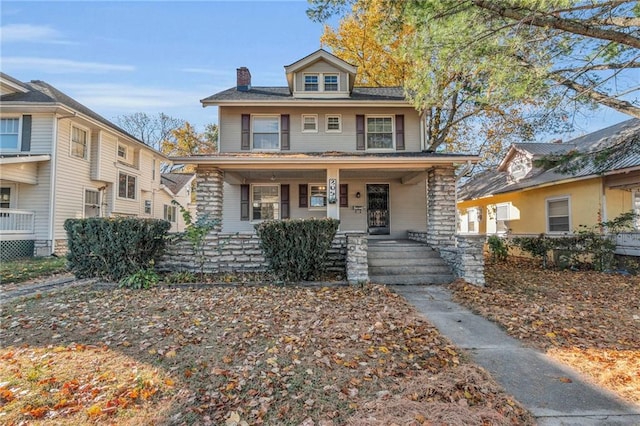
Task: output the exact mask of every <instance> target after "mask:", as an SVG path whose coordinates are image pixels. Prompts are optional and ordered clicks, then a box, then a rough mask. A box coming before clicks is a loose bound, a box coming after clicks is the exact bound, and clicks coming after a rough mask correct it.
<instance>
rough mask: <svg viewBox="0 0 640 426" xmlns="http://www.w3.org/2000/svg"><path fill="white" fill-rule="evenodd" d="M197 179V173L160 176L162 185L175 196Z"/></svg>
mask: <svg viewBox="0 0 640 426" xmlns="http://www.w3.org/2000/svg"><path fill="white" fill-rule="evenodd" d="M195 177H196V175H195V173H162V174H161V175H160V183H161V184H162V185H164V186H166V187H167V188H168V189H169V191H171V192H173V194H174V195H175V194H177V193H178V192H180V190H181V189H182V188H184V187H185V186H186V185H188V184H190V183H191V181H192V180H193V179H195Z"/></svg>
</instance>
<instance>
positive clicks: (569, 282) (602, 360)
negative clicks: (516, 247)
mask: <svg viewBox="0 0 640 426" xmlns="http://www.w3.org/2000/svg"><path fill="white" fill-rule="evenodd" d="M486 266H487V267H486V270H485V276H486V281H487V286H486V287H485V288H478V287H474V286H471V285H468V284H465V283H462V282H457V283H454V284H453V285H452V289H453V291H454V300H456V301H458V302H460V303H462V304H464V305H466V306H468V307H470V308H471V309H473V310H474V311H476V312H478V313H480V314H482V315H483V316H485V317H487V318H490V319H492V320H493V321H496V322H497V323H499V324H500V325H502V326H503V327H504V328H505V329H506V331H507V332H508V333H509V334H510V335H512V336H513V337H515V338H518V339H521V340H523V341H524V342H525V343H527V344H529V345H531V346H533V347H537V348H539V349H541V350H544V351H546V352H547V354H548V355H550V356H551V357H553V358H555V359H557V360H558V361H560V362H563V363H565V364H567V365H570V366H572V367H574V368H576V369H577V370H579V371H581V372H583V373H584V374H586V375H587V376H588V377H590V378H591V379H592V380H593V381H594V382H596V383H598V384H599V385H601V386H603V387H605V388H608V389H609V390H611V391H613V392H615V393H617V394H618V395H619V396H620V397H622V398H624V399H626V400H627V401H630V402H633V403H636V404H640V276H623V275H620V274H607V273H600V272H586V271H578V272H574V271H553V270H544V269H541V268H540V267H538V266H536V264H535V263H534V262H532V261H528V260H525V259H518V258H510V259H509V261H507V262H505V263H492V262H488V263H487V265H486Z"/></svg>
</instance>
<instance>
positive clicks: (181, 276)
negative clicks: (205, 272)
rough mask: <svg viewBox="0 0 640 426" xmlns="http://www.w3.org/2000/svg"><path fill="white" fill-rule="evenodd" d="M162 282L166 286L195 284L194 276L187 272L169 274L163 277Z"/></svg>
mask: <svg viewBox="0 0 640 426" xmlns="http://www.w3.org/2000/svg"><path fill="white" fill-rule="evenodd" d="M164 282H166V283H168V284H184V283H193V282H196V276H195V275H194V274H193V273H192V272H189V271H180V272H171V273H170V274H167V275H165V276H164Z"/></svg>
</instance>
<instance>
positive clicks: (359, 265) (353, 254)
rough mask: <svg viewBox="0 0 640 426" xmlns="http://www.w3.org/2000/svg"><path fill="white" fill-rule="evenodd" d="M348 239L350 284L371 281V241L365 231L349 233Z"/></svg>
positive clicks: (348, 279) (348, 275)
mask: <svg viewBox="0 0 640 426" xmlns="http://www.w3.org/2000/svg"><path fill="white" fill-rule="evenodd" d="M346 241H347V267H346V269H347V281H349V284H363V283H367V282H369V259H368V254H367V252H368V251H369V241H368V239H367V234H365V233H355V232H354V233H348V234H347V235H346Z"/></svg>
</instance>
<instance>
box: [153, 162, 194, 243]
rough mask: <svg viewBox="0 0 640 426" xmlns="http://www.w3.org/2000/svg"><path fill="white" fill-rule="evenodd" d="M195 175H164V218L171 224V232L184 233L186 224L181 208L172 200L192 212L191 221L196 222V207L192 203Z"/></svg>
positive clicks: (161, 177) (162, 176) (162, 177)
mask: <svg viewBox="0 0 640 426" xmlns="http://www.w3.org/2000/svg"><path fill="white" fill-rule="evenodd" d="M195 179H196V174H195V173H162V174H161V175H160V183H161V185H162V186H161V187H162V189H164V192H165V194H166V195H165V196H164V199H163V200H162V206H161V207H159V208H160V209H162V211H161V212H159V213H160V214H161V215H162V217H163V218H164V219H166V220H168V221H169V222H171V232H181V231H184V228H185V223H184V219H183V217H182V213H181V212H180V208H179V207H177V206H175V205H174V204H172V203H171V201H172V200H174V201H177V202H178V203H180V205H181V206H182V207H184V208H185V209H186V210H188V211H189V212H191V219H192V220H193V221H195V220H196V205H195V203H194V202H193V201H192V197H191V194H192V189H193V181H194V180H195Z"/></svg>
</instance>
